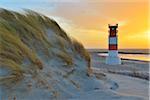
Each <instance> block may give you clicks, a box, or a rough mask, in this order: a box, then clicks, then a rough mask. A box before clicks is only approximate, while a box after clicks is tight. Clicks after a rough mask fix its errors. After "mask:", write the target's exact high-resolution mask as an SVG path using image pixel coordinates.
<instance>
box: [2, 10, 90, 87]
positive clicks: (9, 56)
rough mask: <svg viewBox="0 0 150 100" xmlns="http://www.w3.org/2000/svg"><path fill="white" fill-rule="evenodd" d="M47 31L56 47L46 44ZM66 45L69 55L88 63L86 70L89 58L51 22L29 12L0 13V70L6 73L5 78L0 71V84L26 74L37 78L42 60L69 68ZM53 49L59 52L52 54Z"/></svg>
mask: <svg viewBox="0 0 150 100" xmlns="http://www.w3.org/2000/svg"><path fill="white" fill-rule="evenodd" d="M48 29H51V30H52V31H53V32H54V34H55V36H56V37H57V38H56V41H57V42H56V43H57V44H55V42H53V41H50V40H51V37H48V33H47V30H48ZM52 38H54V37H52ZM66 43H67V44H69V45H70V48H71V50H74V51H72V52H76V53H77V54H79V55H80V56H81V57H82V58H84V59H85V60H86V61H87V62H88V67H89V68H90V56H89V54H88V52H87V51H86V50H85V49H84V47H83V45H82V44H80V43H79V42H78V41H76V40H72V39H70V38H69V37H68V36H67V34H66V33H65V31H64V30H63V29H61V27H60V26H59V25H58V24H57V23H56V22H55V21H54V20H52V19H50V18H48V17H46V16H44V15H41V14H38V13H36V12H34V11H31V10H25V14H22V13H18V12H14V11H9V10H6V9H0V69H2V68H4V69H9V71H8V73H9V74H8V73H7V75H5V73H4V72H2V71H1V73H0V84H6V83H9V84H11V83H15V82H16V81H17V80H20V79H22V78H23V77H24V73H28V71H30V72H34V73H36V74H37V72H38V70H42V69H43V68H44V63H45V62H44V60H45V59H48V60H50V59H53V55H55V56H57V57H59V58H60V59H62V60H63V61H64V62H66V63H67V65H73V60H72V56H71V55H70V54H69V52H68V51H67V49H68V48H66V47H67V46H66ZM55 45H57V46H55ZM53 48H57V49H60V48H61V49H60V50H59V52H52V49H53ZM52 53H54V54H52ZM41 56H42V57H41ZM43 58H44V59H43ZM1 74H2V75H1ZM3 74H4V75H3Z"/></svg>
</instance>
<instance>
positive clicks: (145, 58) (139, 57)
mask: <svg viewBox="0 0 150 100" xmlns="http://www.w3.org/2000/svg"><path fill="white" fill-rule="evenodd" d="M99 55H100V56H108V54H107V53H99ZM119 57H120V58H123V59H131V60H141V61H150V55H148V54H119Z"/></svg>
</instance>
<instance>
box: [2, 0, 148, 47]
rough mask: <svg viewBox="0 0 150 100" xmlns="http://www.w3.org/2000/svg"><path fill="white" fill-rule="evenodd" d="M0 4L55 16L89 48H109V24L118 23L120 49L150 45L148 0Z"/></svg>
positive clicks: (4, 1) (26, 0) (49, 0)
mask: <svg viewBox="0 0 150 100" xmlns="http://www.w3.org/2000/svg"><path fill="white" fill-rule="evenodd" d="M1 1H2V2H0V7H2V8H7V9H11V10H17V11H21V9H22V8H27V9H32V10H35V11H38V12H40V13H42V14H44V15H47V16H49V17H52V18H54V19H55V20H56V21H57V22H58V23H59V24H60V26H61V27H62V28H63V29H64V30H65V31H66V32H67V33H68V34H69V35H70V36H72V37H74V38H76V39H77V40H78V41H80V42H81V43H82V44H83V45H84V46H85V47H86V48H108V24H111V23H118V24H119V28H118V37H119V43H118V44H119V48H120V49H122V48H143V49H146V48H148V47H149V45H148V37H149V33H150V28H149V25H148V22H149V20H148V17H149V15H148V14H149V3H148V0H133V1H132V2H131V0H122V1H120V0H116V1H115V0H113V1H112V0H95V1H94V0H93V2H91V1H90V0H77V1H76V2H71V0H62V1H61V2H58V1H57V0H53V1H52V0H43V1H40V0H23V1H21V0H14V2H12V1H11V2H10V1H9V0H1Z"/></svg>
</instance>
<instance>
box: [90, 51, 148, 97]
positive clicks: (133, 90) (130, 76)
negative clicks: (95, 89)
mask: <svg viewBox="0 0 150 100" xmlns="http://www.w3.org/2000/svg"><path fill="white" fill-rule="evenodd" d="M90 55H91V62H92V63H91V66H92V68H93V71H94V73H96V74H98V73H104V74H105V75H106V77H107V78H108V79H107V82H104V84H106V83H107V85H108V83H110V84H111V86H112V88H114V91H115V92H117V93H118V94H122V95H128V96H129V95H130V96H138V97H143V98H144V99H145V100H148V99H149V95H148V89H149V62H148V61H138V60H129V59H128V60H122V64H121V65H107V64H105V58H106V57H105V56H100V55H99V54H98V53H97V52H90ZM108 80H109V81H108ZM110 80H111V81H110ZM110 84H109V86H110Z"/></svg>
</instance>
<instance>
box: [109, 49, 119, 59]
mask: <svg viewBox="0 0 150 100" xmlns="http://www.w3.org/2000/svg"><path fill="white" fill-rule="evenodd" d="M108 56H111V57H118V51H117V50H109V51H108Z"/></svg>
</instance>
